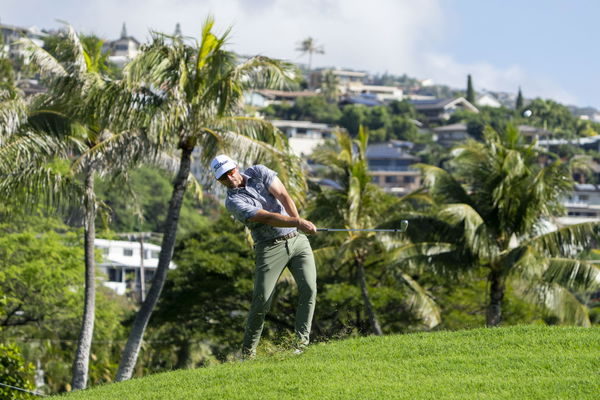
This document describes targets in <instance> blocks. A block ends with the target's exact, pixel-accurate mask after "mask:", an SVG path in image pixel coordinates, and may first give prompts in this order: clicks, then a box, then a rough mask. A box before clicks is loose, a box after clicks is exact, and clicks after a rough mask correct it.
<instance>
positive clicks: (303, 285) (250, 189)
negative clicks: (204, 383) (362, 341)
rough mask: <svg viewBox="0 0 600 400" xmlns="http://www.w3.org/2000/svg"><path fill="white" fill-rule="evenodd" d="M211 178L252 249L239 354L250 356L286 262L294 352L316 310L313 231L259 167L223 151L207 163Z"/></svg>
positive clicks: (273, 176)
mask: <svg viewBox="0 0 600 400" xmlns="http://www.w3.org/2000/svg"><path fill="white" fill-rule="evenodd" d="M210 166H211V169H212V171H213V173H214V175H215V178H217V180H218V181H219V182H220V183H221V184H222V185H224V186H226V187H227V199H226V200H225V206H226V207H227V210H229V212H230V213H231V214H232V215H233V216H234V218H236V219H237V220H239V221H241V222H242V223H244V224H245V225H246V226H247V227H248V228H249V229H250V231H251V232H252V239H253V240H254V250H255V252H256V271H255V277H254V293H253V295H252V306H251V307H250V313H249V314H248V321H247V323H246V331H245V333H244V344H243V347H242V355H243V357H245V358H252V357H254V356H255V355H256V347H257V346H258V342H259V340H260V335H261V333H262V330H263V325H264V321H265V315H266V313H267V312H268V311H269V307H270V305H271V300H272V298H273V292H274V289H275V284H276V283H277V280H278V279H279V276H280V275H281V273H282V272H283V270H284V268H285V267H286V266H287V267H288V268H289V269H290V271H291V273H292V275H293V276H294V280H295V281H296V284H297V286H298V292H299V297H300V298H299V301H298V306H297V309H296V323H295V331H296V337H297V344H296V351H295V352H296V353H299V352H301V351H302V349H303V348H304V347H305V346H307V345H308V343H309V336H310V326H311V323H312V318H313V313H314V310H315V299H316V294H317V283H316V279H317V272H316V268H315V261H314V257H313V253H312V249H311V247H310V243H309V241H308V238H307V237H306V235H303V234H300V233H299V232H298V230H300V231H301V232H303V233H315V232H316V231H317V229H316V228H315V226H314V225H313V223H312V222H310V221H307V220H305V219H302V218H300V216H299V215H298V210H297V209H296V205H295V204H294V201H293V200H292V198H291V197H290V195H289V194H288V192H287V190H286V189H285V187H284V186H283V184H282V183H281V181H280V180H279V178H277V173H276V172H275V171H273V170H271V169H269V168H267V167H265V166H264V165H254V166H252V167H250V168H248V169H246V170H245V171H244V172H241V171H240V170H239V168H238V166H237V164H236V163H235V162H234V161H233V160H232V159H231V158H229V157H228V156H226V155H219V156H217V157H215V158H214V159H213V160H212V162H211V164H210Z"/></svg>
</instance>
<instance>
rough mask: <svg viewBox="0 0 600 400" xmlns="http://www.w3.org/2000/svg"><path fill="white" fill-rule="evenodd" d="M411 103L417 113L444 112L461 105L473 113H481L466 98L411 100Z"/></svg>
mask: <svg viewBox="0 0 600 400" xmlns="http://www.w3.org/2000/svg"><path fill="white" fill-rule="evenodd" d="M410 102H411V103H412V104H413V105H414V106H415V109H416V110H417V111H425V110H444V109H447V108H449V107H452V106H455V105H457V104H459V103H461V104H462V105H463V106H464V107H465V108H467V109H469V110H471V111H473V112H479V110H478V109H477V107H475V106H474V105H473V104H471V103H470V102H468V101H467V99H465V98H464V97H456V98H453V99H433V100H410Z"/></svg>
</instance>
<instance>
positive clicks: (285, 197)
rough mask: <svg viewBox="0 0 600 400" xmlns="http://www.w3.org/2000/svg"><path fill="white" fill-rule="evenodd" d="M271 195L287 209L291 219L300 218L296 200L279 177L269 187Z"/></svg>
mask: <svg viewBox="0 0 600 400" xmlns="http://www.w3.org/2000/svg"><path fill="white" fill-rule="evenodd" d="M269 193H271V194H272V195H273V196H274V197H275V198H276V199H277V200H279V201H280V202H281V204H282V205H283V208H285V211H287V213H288V214H289V215H290V216H291V217H296V218H299V217H300V215H299V214H298V209H297V208H296V204H295V203H294V200H292V198H291V196H290V195H289V193H288V192H287V189H286V188H285V186H283V183H281V181H280V180H279V178H278V177H275V178H273V182H271V186H269Z"/></svg>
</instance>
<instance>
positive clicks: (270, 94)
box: [256, 89, 318, 99]
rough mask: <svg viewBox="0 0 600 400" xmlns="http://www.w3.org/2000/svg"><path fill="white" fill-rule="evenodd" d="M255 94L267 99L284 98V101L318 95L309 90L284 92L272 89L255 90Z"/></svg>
mask: <svg viewBox="0 0 600 400" xmlns="http://www.w3.org/2000/svg"><path fill="white" fill-rule="evenodd" d="M256 93H259V94H261V95H263V96H265V97H267V98H270V99H275V98H277V97H279V98H285V99H296V98H298V97H311V96H316V95H317V94H318V93H317V92H314V91H311V90H303V91H299V92H287V91H285V90H272V89H261V90H257V91H256Z"/></svg>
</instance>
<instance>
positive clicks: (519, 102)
mask: <svg viewBox="0 0 600 400" xmlns="http://www.w3.org/2000/svg"><path fill="white" fill-rule="evenodd" d="M523 105H524V101H523V93H522V92H521V86H519V92H518V93H517V100H516V102H515V110H517V111H519V112H520V111H521V110H522V109H523Z"/></svg>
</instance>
